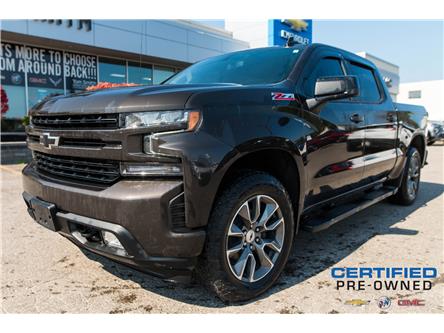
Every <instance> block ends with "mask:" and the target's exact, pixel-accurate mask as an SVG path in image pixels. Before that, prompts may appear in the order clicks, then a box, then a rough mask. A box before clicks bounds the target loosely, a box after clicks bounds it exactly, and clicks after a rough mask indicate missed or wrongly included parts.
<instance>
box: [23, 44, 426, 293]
mask: <svg viewBox="0 0 444 333" xmlns="http://www.w3.org/2000/svg"><path fill="white" fill-rule="evenodd" d="M30 117H31V121H30V125H29V126H28V127H27V141H28V147H29V149H31V150H32V153H33V160H32V162H31V163H29V164H28V165H27V166H26V167H25V168H24V170H23V188H24V193H23V197H24V199H25V202H26V205H27V207H28V211H29V213H30V215H31V217H32V218H33V219H35V220H36V221H37V222H38V223H40V224H42V225H43V226H45V227H47V228H49V229H51V230H53V231H56V232H58V233H60V234H61V235H63V236H65V237H67V238H68V239H70V240H71V241H73V242H74V243H75V244H77V245H78V246H80V247H82V248H85V249H87V250H90V251H92V252H94V253H97V254H100V255H102V256H105V257H108V258H110V259H112V260H115V261H118V262H120V263H123V264H126V265H129V266H131V267H133V268H136V269H138V270H141V271H144V272H148V273H151V274H154V275H157V276H159V277H161V278H163V279H166V280H172V281H182V282H185V281H189V280H190V278H191V277H193V276H194V277H196V278H197V279H198V280H200V281H201V282H202V283H203V284H205V285H207V286H208V287H209V288H210V289H211V290H213V291H214V292H215V293H216V294H217V295H218V296H219V297H221V298H222V299H225V300H228V301H239V300H247V299H251V298H253V297H256V296H257V295H259V294H261V293H262V292H264V291H265V290H267V289H268V288H270V287H271V286H272V285H273V283H274V282H275V281H276V280H277V278H278V277H279V275H280V273H281V272H282V270H283V268H284V266H285V264H286V262H287V258H288V256H289V254H290V251H291V248H292V244H293V240H294V236H295V234H296V233H297V232H298V231H299V230H301V229H305V230H307V231H311V232H318V231H321V230H324V229H326V228H328V227H330V226H331V225H333V224H334V223H337V222H338V221H340V220H342V219H344V218H346V217H348V216H350V215H352V214H353V213H355V212H357V211H360V210H362V209H364V208H366V207H369V206H371V205H373V204H375V203H377V202H379V201H381V200H383V199H385V198H390V200H392V201H394V202H397V203H399V204H403V205H410V204H412V203H413V202H414V200H415V198H416V196H417V194H418V189H419V184H420V173H421V168H422V167H423V166H424V165H425V162H426V157H427V150H426V135H425V128H426V124H427V112H426V111H425V109H424V108H423V107H420V106H412V105H405V104H397V103H394V102H393V101H392V100H391V98H390V95H389V93H388V91H387V88H386V86H385V85H384V83H383V80H382V79H381V76H380V74H379V72H378V70H377V68H376V67H375V65H374V64H373V63H371V62H370V61H368V60H366V59H363V58H361V57H359V56H357V55H355V54H353V53H350V52H347V51H344V50H341V49H338V48H334V47H331V46H327V45H322V44H312V45H308V46H302V45H296V46H293V47H285V48H283V47H268V48H259V49H250V50H245V51H239V52H234V53H228V54H224V55H221V56H216V57H213V58H209V59H206V60H203V61H201V62H198V63H196V64H194V65H192V66H190V67H188V68H186V69H185V70H183V71H182V72H179V73H177V74H176V75H174V76H173V77H172V78H170V79H168V80H167V81H166V82H164V83H163V84H161V85H154V86H137V87H126V88H116V89H105V90H98V91H87V92H82V93H77V94H73V95H68V96H58V97H52V98H48V99H47V100H44V101H43V102H41V103H39V104H38V105H36V106H34V107H33V108H32V109H31V110H30ZM363 223H365V222H363ZM44 246H45V248H46V249H50V248H51V244H45V245H44Z"/></svg>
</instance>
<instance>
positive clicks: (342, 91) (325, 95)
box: [307, 75, 359, 109]
mask: <svg viewBox="0 0 444 333" xmlns="http://www.w3.org/2000/svg"><path fill="white" fill-rule="evenodd" d="M357 95H359V84H358V79H357V77H356V76H351V75H347V76H332V77H320V78H318V79H317V80H316V85H315V97H314V98H311V99H308V100H307V104H308V107H309V108H310V109H312V108H314V107H316V106H318V105H320V104H322V103H325V102H328V101H333V100H338V99H344V98H350V97H354V96H357Z"/></svg>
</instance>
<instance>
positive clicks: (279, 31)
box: [268, 19, 313, 46]
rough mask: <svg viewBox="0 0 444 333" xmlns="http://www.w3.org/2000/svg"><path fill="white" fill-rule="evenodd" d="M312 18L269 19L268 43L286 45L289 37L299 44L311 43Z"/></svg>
mask: <svg viewBox="0 0 444 333" xmlns="http://www.w3.org/2000/svg"><path fill="white" fill-rule="evenodd" d="M312 32H313V24H312V20H299V19H282V20H269V21H268V45H269V46H273V45H279V46H285V44H286V43H287V40H288V38H289V37H293V40H294V41H295V42H296V43H298V44H311V42H312Z"/></svg>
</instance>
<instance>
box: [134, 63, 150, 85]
mask: <svg viewBox="0 0 444 333" xmlns="http://www.w3.org/2000/svg"><path fill="white" fill-rule="evenodd" d="M128 83H136V84H153V69H152V66H151V65H146V64H138V63H135V62H128Z"/></svg>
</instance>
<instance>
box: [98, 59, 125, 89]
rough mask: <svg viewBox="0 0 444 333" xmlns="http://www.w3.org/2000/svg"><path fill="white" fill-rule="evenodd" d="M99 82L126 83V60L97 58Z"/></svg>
mask: <svg viewBox="0 0 444 333" xmlns="http://www.w3.org/2000/svg"><path fill="white" fill-rule="evenodd" d="M99 82H112V83H126V62H125V61H122V60H116V59H108V58H99Z"/></svg>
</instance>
